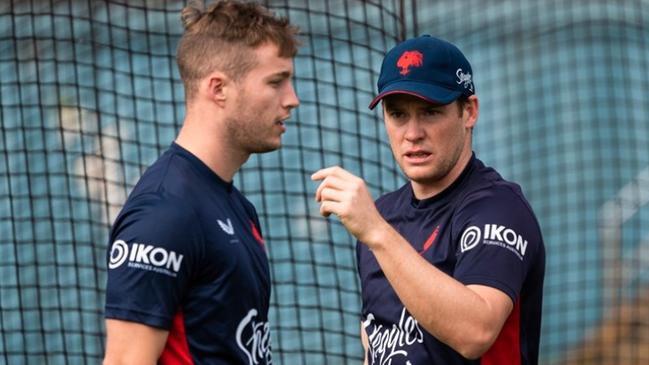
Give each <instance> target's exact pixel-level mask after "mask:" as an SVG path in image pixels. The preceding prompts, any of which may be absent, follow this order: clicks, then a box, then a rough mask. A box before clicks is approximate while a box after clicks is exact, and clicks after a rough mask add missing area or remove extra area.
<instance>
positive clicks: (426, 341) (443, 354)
mask: <svg viewBox="0 0 649 365" xmlns="http://www.w3.org/2000/svg"><path fill="white" fill-rule="evenodd" d="M376 206H377V208H378V210H379V212H380V213H381V214H382V216H383V217H384V218H385V219H386V220H387V221H388V222H389V223H390V224H391V225H392V226H393V227H394V228H395V229H396V230H397V231H398V232H399V233H400V234H401V235H402V236H403V237H404V238H406V240H407V241H408V242H410V244H411V245H412V246H413V248H414V249H415V250H416V251H417V252H419V254H420V255H421V256H422V257H424V258H425V259H426V260H427V261H428V262H430V264H431V265H434V266H435V267H437V268H438V269H440V270H441V271H443V272H445V273H446V274H448V275H449V276H451V277H453V278H455V279H456V280H458V281H459V282H461V283H463V284H465V285H470V284H479V285H485V286H489V287H493V288H496V289H498V290H500V291H502V292H504V293H505V294H507V295H508V296H509V297H510V298H511V300H512V302H513V303H514V309H513V310H512V313H511V315H510V317H509V318H508V319H507V321H506V323H505V325H504V327H503V329H502V331H501V333H500V335H499V337H498V339H497V340H496V342H495V343H494V345H493V346H492V347H491V348H490V349H489V350H488V351H487V352H486V353H485V354H484V355H483V356H482V357H481V358H480V359H477V360H467V359H465V358H463V357H462V356H461V355H460V354H459V353H457V352H456V351H454V350H453V349H452V348H450V347H449V346H447V345H446V344H444V343H442V342H441V341H439V340H437V339H436V338H435V337H433V336H432V335H430V334H429V333H428V332H426V331H425V330H424V329H423V328H422V327H421V326H420V325H419V323H418V322H417V321H416V319H414V318H413V317H412V316H411V315H410V313H408V311H407V309H406V308H405V307H404V305H403V304H402V303H401V301H400V299H399V298H398V296H397V295H396V293H395V292H394V290H393V289H392V287H391V286H390V284H389V282H388V281H387V280H386V278H385V275H384V274H383V272H382V270H381V268H380V267H379V265H378V263H377V261H376V259H375V257H374V255H373V254H372V252H371V251H370V250H369V249H368V248H367V246H365V245H364V244H362V243H361V242H359V243H358V244H357V259H358V269H359V274H360V279H361V289H362V322H363V327H364V329H365V331H366V333H367V335H368V339H369V348H368V354H367V355H368V359H369V363H370V364H388V363H389V364H392V365H397V364H413V365H414V364H524V365H528V364H536V363H537V358H538V347H539V338H540V321H541V307H542V290H543V278H544V271H545V249H544V244H543V239H542V236H541V231H540V228H539V225H538V222H537V220H536V218H535V216H534V213H533V212H532V209H531V207H530V205H529V204H528V202H527V200H526V199H525V197H524V196H523V194H522V192H521V189H520V187H519V186H518V185H516V184H514V183H511V182H508V181H505V180H504V179H503V178H502V177H501V176H500V175H499V174H498V173H497V172H496V171H495V170H493V169H492V168H489V167H486V166H485V165H484V164H483V163H482V162H481V161H480V160H478V159H477V158H476V157H475V156H472V159H471V161H470V162H469V163H468V165H467V167H466V168H465V169H464V171H463V172H462V174H461V176H460V177H459V178H458V179H457V180H456V181H455V182H454V183H453V184H451V186H449V187H448V188H447V189H445V190H444V191H443V192H441V193H440V194H438V195H436V196H434V197H432V198H429V199H425V200H417V199H416V198H415V197H414V194H413V191H412V188H411V185H410V183H407V184H406V185H404V186H403V187H402V188H400V189H399V190H397V191H394V192H392V193H388V194H386V195H384V196H382V197H381V198H379V199H378V200H377V201H376Z"/></svg>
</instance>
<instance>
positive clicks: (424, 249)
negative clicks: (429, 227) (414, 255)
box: [419, 226, 439, 255]
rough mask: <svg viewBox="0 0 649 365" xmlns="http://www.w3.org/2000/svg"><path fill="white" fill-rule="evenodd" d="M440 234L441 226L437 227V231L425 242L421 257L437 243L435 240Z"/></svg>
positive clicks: (420, 252)
mask: <svg viewBox="0 0 649 365" xmlns="http://www.w3.org/2000/svg"><path fill="white" fill-rule="evenodd" d="M438 233H439V226H437V227H435V230H433V233H431V234H430V237H428V239H427V240H426V242H424V247H423V248H422V249H421V251H419V254H420V255H423V254H424V252H426V251H428V249H429V248H430V246H432V245H433V243H435V239H436V238H437V234H438Z"/></svg>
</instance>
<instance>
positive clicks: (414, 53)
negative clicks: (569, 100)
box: [369, 35, 475, 109]
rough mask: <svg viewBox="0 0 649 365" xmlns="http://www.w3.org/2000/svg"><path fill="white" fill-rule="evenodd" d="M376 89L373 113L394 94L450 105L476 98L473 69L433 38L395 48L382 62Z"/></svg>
mask: <svg viewBox="0 0 649 365" xmlns="http://www.w3.org/2000/svg"><path fill="white" fill-rule="evenodd" d="M376 86H377V87H378V89H379V95H377V96H376V97H375V98H374V100H372V102H371V103H370V106H369V108H370V109H374V107H375V106H376V104H378V102H379V101H381V99H383V98H384V97H385V96H387V95H391V94H409V95H414V96H417V97H419V98H421V99H424V100H426V101H428V102H431V103H434V104H448V103H450V102H452V101H454V100H455V99H457V98H458V97H459V96H460V95H466V96H471V95H473V94H475V87H474V86H473V71H471V65H470V64H469V61H467V59H466V57H464V55H463V54H462V52H460V50H459V49H458V48H457V47H456V46H454V45H452V44H451V43H449V42H446V41H444V40H441V39H439V38H435V37H431V36H430V35H422V36H420V37H417V38H411V39H408V40H406V41H404V42H402V43H399V44H398V45H396V46H395V47H394V48H392V49H391V50H390V51H389V52H388V53H387V54H386V55H385V58H384V59H383V64H382V65H381V74H380V75H379V81H378V82H377V84H376Z"/></svg>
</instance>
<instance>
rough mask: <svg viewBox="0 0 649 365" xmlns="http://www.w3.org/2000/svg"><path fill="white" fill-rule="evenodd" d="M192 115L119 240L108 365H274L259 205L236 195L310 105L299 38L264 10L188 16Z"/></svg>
mask: <svg viewBox="0 0 649 365" xmlns="http://www.w3.org/2000/svg"><path fill="white" fill-rule="evenodd" d="M182 19H183V24H184V26H185V33H184V35H183V36H182V38H181V40H180V44H179V46H178V50H177V62H178V67H179V70H180V75H181V77H182V80H183V83H184V86H185V98H186V103H185V105H186V116H185V119H184V121H183V125H182V129H181V130H180V133H179V134H178V137H177V138H176V140H175V142H173V143H172V144H171V146H170V147H169V149H168V150H167V151H166V152H165V153H164V154H163V155H162V156H161V157H160V158H159V159H158V160H157V161H156V162H155V163H154V164H153V165H151V166H150V167H149V168H148V169H147V171H146V172H145V173H144V175H143V176H142V177H141V178H140V180H139V182H138V183H137V185H136V186H135V188H134V189H133V191H132V193H131V194H130V196H129V198H128V200H127V201H126V203H125V205H124V207H123V209H122V211H121V212H120V214H119V215H118V217H117V219H116V220H115V222H114V225H113V228H112V230H111V233H110V247H109V252H108V282H107V290H106V313H105V315H106V330H107V342H106V355H105V359H104V363H105V364H137V365H141V364H155V363H159V364H246V365H248V364H270V363H271V348H270V333H269V324H268V307H269V301H270V290H271V288H270V273H269V267H268V259H267V256H266V249H265V242H264V240H263V238H262V235H261V230H260V225H259V220H258V217H257V213H256V211H255V208H254V207H253V205H252V204H251V203H250V202H249V201H248V200H247V199H246V198H245V197H244V196H243V195H242V194H241V193H240V192H239V191H238V190H237V189H236V188H235V187H234V186H233V184H232V180H233V176H234V175H235V173H236V172H237V171H238V169H239V168H240V167H241V165H243V163H245V161H246V160H247V159H248V157H249V156H250V155H251V154H253V153H263V152H268V151H273V150H276V149H277V148H279V147H280V145H281V136H282V134H283V133H284V132H285V129H286V126H285V125H284V121H285V120H286V119H287V118H288V117H289V115H290V112H291V110H292V109H293V108H295V107H297V106H298V104H299V101H298V98H297V96H296V95H295V91H294V89H293V86H292V83H291V82H292V76H293V63H292V61H293V57H294V56H295V54H296V51H297V47H298V42H297V39H296V35H297V30H296V29H295V28H294V27H293V26H291V25H290V24H289V23H288V22H287V21H286V20H285V19H281V18H278V17H275V16H274V15H272V14H271V13H269V12H268V11H267V10H266V9H264V8H263V7H261V6H260V5H257V4H254V3H243V2H237V1H219V2H217V3H215V4H212V5H211V6H210V7H209V8H207V9H205V8H204V6H203V5H202V4H201V3H200V2H192V3H191V4H190V5H189V6H187V7H186V8H185V9H183V12H182Z"/></svg>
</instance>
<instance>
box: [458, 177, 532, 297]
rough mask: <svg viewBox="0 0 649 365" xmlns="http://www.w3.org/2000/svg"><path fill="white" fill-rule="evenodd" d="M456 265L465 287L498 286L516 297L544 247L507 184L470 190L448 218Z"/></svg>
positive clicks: (523, 206)
mask: <svg viewBox="0 0 649 365" xmlns="http://www.w3.org/2000/svg"><path fill="white" fill-rule="evenodd" d="M453 232H454V237H453V239H454V242H455V245H456V246H455V250H456V251H455V252H456V257H457V264H456V267H455V271H454V273H453V276H454V277H455V278H456V279H457V280H459V281H460V282H462V283H463V284H465V285H469V284H479V285H485V286H490V287H493V288H496V289H499V290H501V291H503V292H504V293H506V294H507V295H508V296H509V297H510V298H511V299H512V301H514V302H515V301H516V300H517V299H518V296H519V295H520V291H521V288H522V286H523V283H524V281H525V278H526V276H527V274H528V273H529V271H530V269H531V267H532V266H533V265H534V263H535V261H536V260H537V259H538V256H539V251H540V250H542V248H543V242H542V237H541V232H540V229H539V226H538V223H537V221H536V218H535V216H534V214H533V212H532V210H531V208H530V206H529V204H528V203H527V202H526V201H525V200H524V198H523V197H522V196H521V195H519V194H518V193H516V192H515V191H513V190H511V189H510V188H508V187H494V188H492V189H490V190H485V191H480V192H478V193H474V195H473V196H471V197H469V198H467V199H466V200H465V202H464V203H463V204H462V206H461V207H460V209H459V211H458V213H457V214H456V217H455V219H454V221H453Z"/></svg>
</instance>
